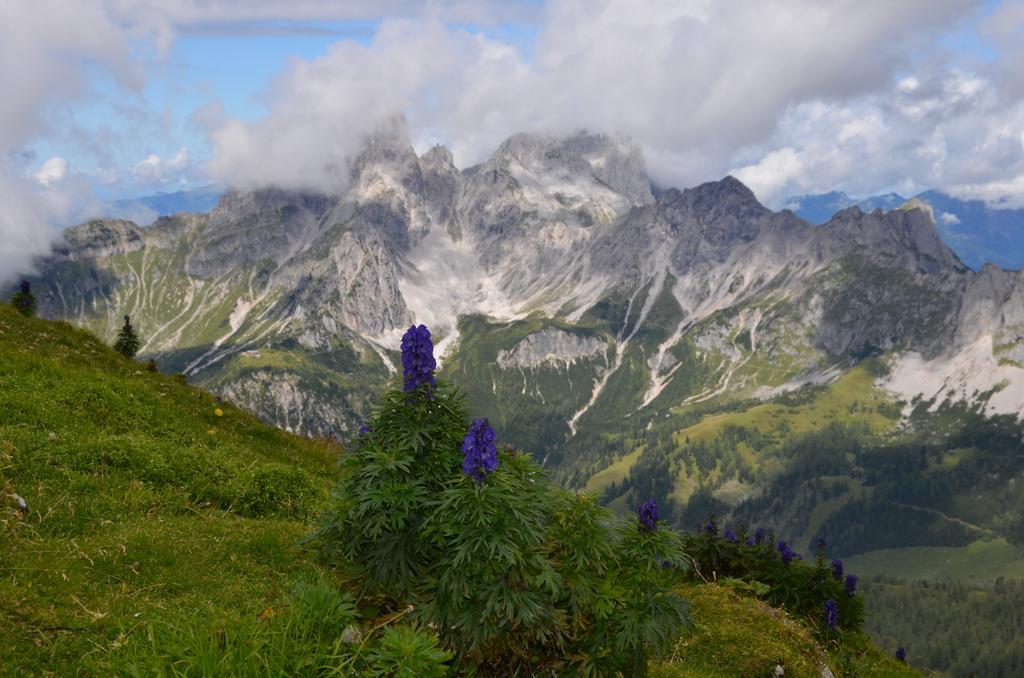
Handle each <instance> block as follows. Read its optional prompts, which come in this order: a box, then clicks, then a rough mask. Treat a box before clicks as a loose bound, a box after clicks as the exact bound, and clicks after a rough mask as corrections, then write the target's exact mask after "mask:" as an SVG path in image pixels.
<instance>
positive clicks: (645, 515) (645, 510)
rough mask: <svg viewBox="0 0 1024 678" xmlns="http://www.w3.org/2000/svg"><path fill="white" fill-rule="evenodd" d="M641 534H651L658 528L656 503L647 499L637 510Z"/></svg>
mask: <svg viewBox="0 0 1024 678" xmlns="http://www.w3.org/2000/svg"><path fill="white" fill-rule="evenodd" d="M637 516H638V517H639V519H640V531H641V532H653V531H654V530H655V529H656V528H657V527H658V502H656V501H654V500H653V499H648V500H647V501H645V502H644V503H642V504H640V508H639V509H637Z"/></svg>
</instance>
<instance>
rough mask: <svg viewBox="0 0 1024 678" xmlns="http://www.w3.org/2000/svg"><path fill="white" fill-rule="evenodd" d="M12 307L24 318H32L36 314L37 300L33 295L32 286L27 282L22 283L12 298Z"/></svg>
mask: <svg viewBox="0 0 1024 678" xmlns="http://www.w3.org/2000/svg"><path fill="white" fill-rule="evenodd" d="M11 305H12V306H14V308H16V309H18V313H20V314H22V315H23V316H27V317H32V316H34V315H35V314H36V298H35V295H33V294H32V285H30V284H29V282H28V281H27V280H22V281H21V286H20V287H19V288H18V291H17V292H15V293H14V296H13V297H11Z"/></svg>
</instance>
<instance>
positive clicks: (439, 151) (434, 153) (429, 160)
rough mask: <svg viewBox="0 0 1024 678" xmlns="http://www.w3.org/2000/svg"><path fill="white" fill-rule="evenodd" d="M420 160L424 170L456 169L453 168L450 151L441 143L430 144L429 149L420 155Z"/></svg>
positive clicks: (442, 170)
mask: <svg viewBox="0 0 1024 678" xmlns="http://www.w3.org/2000/svg"><path fill="white" fill-rule="evenodd" d="M420 162H421V163H422V164H423V169H425V170H431V171H434V172H449V171H451V172H457V171H458V170H456V169H455V159H454V158H453V157H452V152H451V151H449V150H448V147H447V146H443V145H441V144H436V145H434V146H431V147H430V150H428V151H427V152H426V153H424V154H423V155H422V156H421V157H420Z"/></svg>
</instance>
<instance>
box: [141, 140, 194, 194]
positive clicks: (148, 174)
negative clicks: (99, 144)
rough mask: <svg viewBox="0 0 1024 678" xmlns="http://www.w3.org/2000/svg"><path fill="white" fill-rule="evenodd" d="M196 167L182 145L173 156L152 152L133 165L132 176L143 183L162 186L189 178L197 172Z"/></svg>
mask: <svg viewBox="0 0 1024 678" xmlns="http://www.w3.org/2000/svg"><path fill="white" fill-rule="evenodd" d="M195 169H196V168H195V167H194V166H193V165H192V164H190V162H189V151H188V149H187V148H184V147H182V148H180V149H178V152H177V153H175V154H174V157H172V158H166V159H165V158H161V157H160V156H159V155H156V154H155V153H154V154H150V155H149V156H148V157H146V158H145V159H144V160H140V161H139V162H137V163H136V164H135V166H134V167H132V176H133V177H134V178H135V179H136V180H137V181H138V182H139V183H141V184H144V185H149V186H152V187H161V186H164V185H166V184H174V183H178V182H180V181H182V180H184V179H187V178H188V177H189V176H190V175H192V174H194V173H195Z"/></svg>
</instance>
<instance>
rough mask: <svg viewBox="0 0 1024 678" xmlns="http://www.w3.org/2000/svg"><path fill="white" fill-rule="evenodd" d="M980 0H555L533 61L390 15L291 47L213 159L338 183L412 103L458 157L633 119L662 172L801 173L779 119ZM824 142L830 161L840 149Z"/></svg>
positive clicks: (661, 175)
mask: <svg viewBox="0 0 1024 678" xmlns="http://www.w3.org/2000/svg"><path fill="white" fill-rule="evenodd" d="M976 5H977V3H976V2H974V1H973V0H941V1H937V0H909V1H907V2H900V3H868V4H866V5H865V4H864V3H862V2H856V1H854V0H841V1H838V2H832V3H827V4H823V3H817V2H811V1H810V0H789V1H782V0H775V1H770V2H733V3H720V2H711V1H710V0H689V1H679V0H650V1H649V2H647V3H645V4H643V6H641V7H638V5H637V3H636V2H632V1H629V0H598V1H594V0H553V1H552V2H549V3H548V4H547V6H546V8H545V10H544V14H543V18H542V20H541V23H540V27H539V33H538V37H537V40H536V44H535V45H534V47H533V50H532V59H530V60H527V59H525V58H524V57H523V55H522V54H520V53H519V52H518V51H517V50H516V49H515V48H514V47H512V46H510V45H508V44H505V43H502V42H500V41H496V40H494V39H487V38H484V37H482V36H480V35H474V34H470V33H467V32H465V31H460V30H455V29H451V28H449V27H446V26H445V25H444V24H443V23H441V22H440V21H437V20H435V19H431V18H411V19H402V20H393V21H384V22H383V23H382V25H381V27H380V30H379V32H378V34H377V36H376V38H375V40H374V42H373V44H371V45H370V46H368V47H364V46H361V45H358V44H356V43H354V42H345V41H342V42H339V43H337V44H335V45H334V46H333V47H332V48H331V50H330V51H329V52H328V54H326V55H324V56H323V57H321V58H318V59H314V60H312V61H298V62H295V63H293V64H292V65H291V66H290V67H289V68H288V69H287V70H286V71H285V72H284V73H283V74H282V75H281V76H280V77H279V78H278V79H277V80H276V81H275V82H274V84H273V85H272V87H271V88H270V89H269V90H268V91H267V93H266V95H265V101H266V102H267V103H268V106H269V109H270V114H269V115H268V116H267V117H266V118H265V119H263V120H260V121H258V122H255V123H248V122H242V121H238V120H229V121H222V122H220V123H219V124H212V125H211V126H210V137H211V140H212V143H213V149H214V156H213V160H212V162H211V163H210V164H209V165H208V170H209V171H210V172H211V173H213V174H214V175H216V176H218V177H220V178H223V179H226V180H228V181H229V182H233V183H237V184H241V185H256V184H259V183H280V184H284V185H291V186H296V185H305V186H311V187H316V188H320V189H327V188H336V187H337V186H338V183H339V182H340V181H342V180H343V178H344V169H343V166H342V165H340V164H339V159H340V158H343V157H344V156H345V155H347V154H348V153H351V151H352V150H353V148H354V147H355V146H356V145H357V144H358V142H359V140H360V138H361V136H362V135H363V134H364V133H365V132H366V131H367V129H368V127H369V125H370V124H372V122H373V121H374V120H375V119H376V117H377V116H380V115H384V114H386V113H390V112H392V111H395V110H404V111H405V112H406V114H407V115H408V117H409V121H410V128H411V130H412V133H413V136H414V141H416V142H419V144H420V145H422V143H423V142H424V141H440V142H442V143H446V144H448V145H449V146H450V147H451V148H452V151H453V153H454V154H455V157H456V162H457V163H458V164H460V165H462V166H465V165H468V164H472V163H476V162H479V161H481V160H483V159H484V158H486V156H487V155H488V154H489V153H490V152H491V151H493V150H494V148H495V147H496V146H497V145H498V144H499V143H500V142H501V141H503V140H504V139H505V138H506V137H507V136H509V135H511V134H513V133H515V132H520V131H544V132H552V133H564V132H570V131H573V130H575V129H579V128H581V127H586V128H589V129H592V130H599V131H608V132H617V131H624V132H627V133H629V134H630V135H631V136H633V138H634V139H636V140H637V141H638V142H639V143H640V144H641V146H642V147H643V148H644V151H645V154H646V156H647V159H648V164H649V166H650V169H651V171H652V174H653V176H654V177H655V179H656V180H658V181H659V182H660V183H663V184H672V185H681V186H685V185H692V184H693V183H696V182H699V181H705V180H708V179H712V178H717V177H720V176H722V175H724V174H725V173H727V172H728V171H730V170H732V169H734V168H747V167H753V166H758V165H760V164H761V163H762V161H767V162H778V161H779V160H780V157H779V156H775V157H773V158H772V159H771V160H766V156H767V155H768V154H769V153H772V152H774V151H778V150H780V149H782V148H786V147H790V148H791V149H792V150H793V154H794V155H795V156H796V157H798V158H800V159H801V166H802V168H803V173H794V174H791V176H789V177H788V179H787V181H789V183H790V184H792V185H796V184H799V183H801V182H805V183H806V182H807V180H808V179H807V173H808V172H809V171H810V170H809V165H816V164H819V163H818V160H817V159H816V158H806V159H805V156H808V155H809V153H807V152H806V151H805V149H804V148H803V144H798V143H789V142H788V140H787V142H786V143H778V144H775V145H773V146H771V147H767V146H765V142H766V141H770V140H773V137H774V135H775V134H776V132H777V130H778V129H779V124H780V121H781V120H783V119H784V118H785V117H786V116H789V115H791V114H792V111H793V110H794V109H795V108H799V107H804V108H802V109H801V111H802V113H801V114H802V115H806V114H807V113H808V112H809V111H810V109H809V108H806V107H813V106H818V107H819V108H820V112H821V113H822V115H825V116H831V112H832V111H833V110H835V109H836V107H840V108H841V107H847V106H850V105H851V104H850V102H856V101H858V100H861V99H863V98H864V97H870V96H873V95H877V94H879V93H881V92H887V91H891V90H893V89H894V83H895V81H896V76H897V74H898V73H899V72H900V71H901V70H906V69H907V68H909V67H910V66H911V65H912V61H911V59H910V55H911V54H912V53H914V51H915V50H920V49H924V48H925V47H926V46H927V44H928V42H929V40H931V39H933V38H934V37H935V35H936V34H937V33H938V32H941V31H944V30H947V29H949V28H950V27H952V26H954V25H955V24H956V22H957V21H958V20H960V19H961V18H962V17H963V16H964V15H965V13H967V12H968V11H970V10H971V8H972V7H974V6H976ZM837 27H842V28H841V30H839V29H837ZM923 82H924V81H923V80H922V83H923ZM972 87H974V89H972ZM922 89H927V88H924V86H923V84H915V86H914V87H910V81H909V80H906V79H905V78H904V86H903V88H902V90H901V91H903V96H905V97H908V98H913V99H914V100H913V101H911V102H907V103H906V106H908V107H912V106H917V107H918V108H919V109H920V111H919V112H917V113H915V114H914V115H917V116H918V117H919V118H920V119H921V120H925V119H926V118H927V116H929V115H932V114H933V113H934V107H931V106H930V105H926V104H927V102H924V103H922V102H921V100H920V95H919V93H918V92H919V91H920V90H922ZM958 91H959V94H958V96H960V97H961V98H962V99H965V100H966V99H971V98H974V97H976V96H977V86H976V85H972V84H971V83H970V82H969V81H964V82H962V83H960V88H959V90H958ZM873 115H874V118H868V119H866V120H861V119H859V118H857V117H856V116H845V124H846V128H845V129H841V130H830V133H832V134H837V133H839V134H842V135H844V139H843V143H844V144H854V145H859V146H861V147H863V148H864V149H877V148H878V147H879V144H880V143H881V139H882V138H883V137H884V133H883V130H882V129H881V127H882V125H883V120H884V116H883V115H882V113H881V112H878V111H875V112H873ZM817 124H818V125H819V126H821V125H822V124H824V123H817ZM834 139H835V137H834V136H833V137H832V139H831V140H832V141H834ZM820 150H822V151H824V153H825V155H824V157H823V158H822V159H823V160H824V159H829V158H831V157H832V156H833V153H831V152H830V151H829V150H828V148H827V147H825V146H824V145H823V146H822V148H821V149H820ZM840 164H841V165H843V168H844V169H847V170H848V169H850V166H849V163H840ZM330 167H333V168H334V176H329V174H330V171H329V170H327V169H326V168H330ZM749 171H752V170H749ZM764 178H765V179H767V177H764ZM773 186H774V187H776V188H778V190H783V187H784V184H780V183H779V182H778V181H774V182H773Z"/></svg>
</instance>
